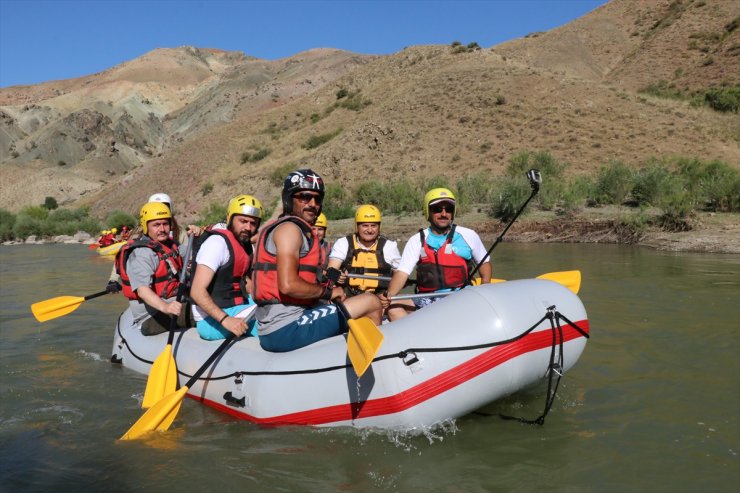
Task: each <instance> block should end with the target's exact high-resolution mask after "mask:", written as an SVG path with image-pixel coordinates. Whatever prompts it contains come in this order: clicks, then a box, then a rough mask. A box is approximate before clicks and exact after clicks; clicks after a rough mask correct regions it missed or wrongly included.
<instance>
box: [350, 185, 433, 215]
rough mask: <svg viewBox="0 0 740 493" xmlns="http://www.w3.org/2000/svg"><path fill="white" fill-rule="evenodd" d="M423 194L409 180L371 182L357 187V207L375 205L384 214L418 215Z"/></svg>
mask: <svg viewBox="0 0 740 493" xmlns="http://www.w3.org/2000/svg"><path fill="white" fill-rule="evenodd" d="M429 188H434V187H429ZM423 194H424V192H423V191H421V188H420V187H419V186H417V185H415V184H414V183H412V182H411V181H409V180H398V181H392V182H381V181H369V182H364V183H361V184H360V185H359V186H358V187H357V189H356V190H355V199H356V203H357V205H360V204H373V205H376V206H377V207H378V208H380V210H381V212H382V213H384V214H401V213H415V212H416V213H418V212H420V211H421V201H422V199H423Z"/></svg>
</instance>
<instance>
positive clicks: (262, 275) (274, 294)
mask: <svg viewBox="0 0 740 493" xmlns="http://www.w3.org/2000/svg"><path fill="white" fill-rule="evenodd" d="M288 221H290V222H292V223H294V224H296V225H298V226H299V227H300V228H301V232H302V233H303V236H304V237H305V238H306V239H307V240H308V245H309V248H308V252H307V253H305V254H304V255H303V256H300V257H299V259H298V276H299V277H300V278H301V279H303V280H304V281H306V282H308V283H311V284H318V277H317V276H318V272H319V270H320V269H321V268H320V267H319V242H318V241H315V240H316V239H315V238H314V236H313V233H312V230H311V225H310V224H308V223H307V222H306V221H304V220H303V219H301V218H299V217H296V216H285V217H281V218H280V219H278V220H276V221H274V222H272V223H269V224H267V225H266V226H265V229H263V230H262V231H261V232H260V237H259V240H258V241H257V251H256V252H255V255H254V256H255V262H254V266H253V270H252V297H253V298H254V301H255V303H257V304H258V305H260V306H264V305H269V304H273V303H282V304H284V305H301V306H312V305H315V304H316V301H317V300H316V299H310V298H309V299H300V298H292V297H290V296H287V295H285V294H283V293H281V292H280V290H279V289H278V278H277V256H276V255H275V254H273V253H270V252H268V251H267V240H268V239H269V238H271V236H272V233H273V231H274V230H275V228H276V227H277V226H279V225H281V224H283V223H285V222H288Z"/></svg>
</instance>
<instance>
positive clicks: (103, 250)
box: [98, 241, 126, 256]
mask: <svg viewBox="0 0 740 493" xmlns="http://www.w3.org/2000/svg"><path fill="white" fill-rule="evenodd" d="M125 244H126V242H125V241H119V242H118V243H112V244H110V245H108V246H104V247H100V248H98V255H104V256H110V255H115V254H117V253H118V251H119V250H120V249H121V247H122V246H123V245H125Z"/></svg>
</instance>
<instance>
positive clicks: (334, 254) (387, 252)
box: [329, 236, 401, 270]
mask: <svg viewBox="0 0 740 493" xmlns="http://www.w3.org/2000/svg"><path fill="white" fill-rule="evenodd" d="M358 244H359V246H360V248H362V249H363V250H372V249H373V248H374V247H375V246H376V245H377V242H376V243H375V244H373V245H372V246H371V247H366V246H365V245H363V244H362V243H359V242H358ZM348 253H349V242H348V241H347V237H346V236H342V237H341V238H339V239H338V240H337V241H335V242H334V245H332V248H331V253H330V254H329V258H330V259H336V260H339V261H340V262H344V259H346V258H347V254H348ZM383 258H384V259H385V261H386V262H388V263H389V264H390V265H391V267H393V269H394V270H395V269H397V268H398V263H399V262H400V261H401V253H400V252H399V251H398V243H396V242H395V241H392V240H389V239H386V241H385V245H384V246H383Z"/></svg>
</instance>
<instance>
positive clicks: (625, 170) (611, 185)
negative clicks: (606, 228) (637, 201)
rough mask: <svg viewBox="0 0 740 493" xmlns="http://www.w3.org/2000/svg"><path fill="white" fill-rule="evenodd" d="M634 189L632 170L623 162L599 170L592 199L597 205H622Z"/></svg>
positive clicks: (614, 162)
mask: <svg viewBox="0 0 740 493" xmlns="http://www.w3.org/2000/svg"><path fill="white" fill-rule="evenodd" d="M631 188H632V170H631V169H630V168H629V167H628V166H627V165H626V164H624V163H623V162H622V161H612V162H611V163H609V164H607V165H606V166H602V167H601V168H599V171H598V172H597V174H596V182H595V183H594V189H593V194H592V196H591V199H593V201H594V202H596V203H597V204H601V205H604V204H616V205H619V204H622V203H624V201H625V200H626V199H627V194H629V192H630V189H631Z"/></svg>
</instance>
